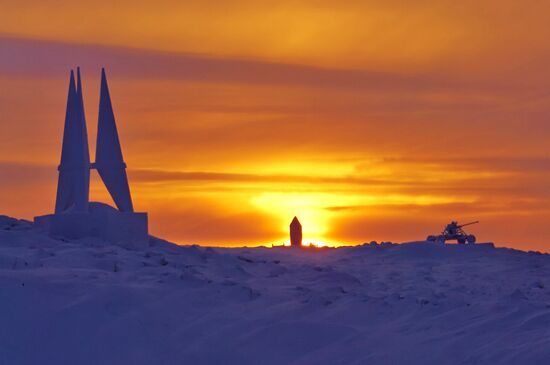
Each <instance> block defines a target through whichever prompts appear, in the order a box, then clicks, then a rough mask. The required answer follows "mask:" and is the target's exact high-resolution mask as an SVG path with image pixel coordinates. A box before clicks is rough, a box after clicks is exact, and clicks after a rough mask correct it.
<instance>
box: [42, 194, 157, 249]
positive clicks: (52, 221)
mask: <svg viewBox="0 0 550 365" xmlns="http://www.w3.org/2000/svg"><path fill="white" fill-rule="evenodd" d="M34 223H35V226H36V227H37V228H38V229H41V230H43V231H46V232H47V233H48V234H49V235H51V236H53V237H64V238H69V239H78V238H84V237H98V238H101V239H103V240H105V241H108V242H112V243H124V244H135V245H137V246H141V245H144V244H147V242H148V240H149V232H148V222H147V213H134V212H120V211H118V210H117V209H115V208H113V207H111V206H109V205H107V204H103V203H95V202H92V203H90V204H89V211H88V212H71V211H67V212H64V213H60V214H48V215H43V216H39V217H35V218H34Z"/></svg>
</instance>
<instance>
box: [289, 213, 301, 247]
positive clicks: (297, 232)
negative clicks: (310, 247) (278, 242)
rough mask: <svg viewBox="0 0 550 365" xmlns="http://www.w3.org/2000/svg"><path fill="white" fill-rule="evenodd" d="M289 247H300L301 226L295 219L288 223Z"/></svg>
mask: <svg viewBox="0 0 550 365" xmlns="http://www.w3.org/2000/svg"><path fill="white" fill-rule="evenodd" d="M290 246H291V247H297V248H300V247H302V225H301V224H300V221H299V220H298V218H296V217H294V219H293V220H292V222H290Z"/></svg>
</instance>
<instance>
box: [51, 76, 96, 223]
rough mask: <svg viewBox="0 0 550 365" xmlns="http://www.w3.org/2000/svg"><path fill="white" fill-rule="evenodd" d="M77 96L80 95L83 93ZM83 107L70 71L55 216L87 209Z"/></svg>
mask: <svg viewBox="0 0 550 365" xmlns="http://www.w3.org/2000/svg"><path fill="white" fill-rule="evenodd" d="M79 85H80V77H79ZM79 87H80V88H81V86H79ZM80 93H81V94H82V91H80ZM82 108H83V104H82V103H81V102H79V100H78V92H77V88H76V85H75V79H74V72H73V71H71V76H70V79H69V92H68V96H67V109H66V112H65V127H64V131H63V146H62V148H61V163H60V164H59V167H58V170H59V178H58V184H57V197H56V202H55V212H56V213H62V212H65V211H68V210H75V211H86V210H87V208H88V191H89V176H90V172H89V169H90V156H89V152H88V139H87V136H86V134H87V133H86V131H85V128H86V126H85V121H84V116H83V114H84V111H83V109H82Z"/></svg>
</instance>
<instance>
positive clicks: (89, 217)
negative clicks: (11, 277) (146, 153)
mask: <svg viewBox="0 0 550 365" xmlns="http://www.w3.org/2000/svg"><path fill="white" fill-rule="evenodd" d="M91 169H96V170H97V171H98V173H99V176H100V177H101V179H102V180H103V183H104V184H105V187H106V188H107V190H108V191H109V194H110V195H111V197H112V198H113V201H114V202H115V205H116V206H117V208H118V210H117V209H115V208H113V207H111V206H109V205H107V204H103V203H97V202H89V195H90V170H91ZM58 170H59V178H58V182H57V197H56V201H55V213H54V214H49V215H45V216H40V217H35V218H34V221H35V223H36V224H37V226H39V227H41V228H43V229H45V230H46V231H48V232H49V233H50V234H51V235H54V236H63V237H67V238H82V237H87V236H93V237H101V238H103V239H105V240H108V241H112V242H135V243H139V242H147V240H148V228H147V213H135V212H134V208H133V204H132V197H131V195H130V188H129V186H128V178H127V176H126V164H125V163H124V159H123V158H122V150H121V147H120V141H119V139H118V132H117V128H116V123H115V116H114V113H113V107H112V105H111V97H110V96H109V88H108V86H107V78H106V76H105V69H102V70H101V91H100V99H99V117H98V126H97V144H96V161H95V163H90V153H89V149H88V132H87V129H86V117H85V113H84V98H83V96H82V81H81V79H80V69H79V68H77V81H76V85H75V79H74V72H73V71H72V70H71V76H70V80H69V93H68V97H67V110H66V113H65V127H64V132H63V145H62V149H61V163H60V164H59V167H58Z"/></svg>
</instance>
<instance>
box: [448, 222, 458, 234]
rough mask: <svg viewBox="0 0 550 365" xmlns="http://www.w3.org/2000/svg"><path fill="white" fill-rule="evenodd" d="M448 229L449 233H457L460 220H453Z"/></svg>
mask: <svg viewBox="0 0 550 365" xmlns="http://www.w3.org/2000/svg"><path fill="white" fill-rule="evenodd" d="M447 231H448V232H449V234H451V235H452V234H457V232H458V222H456V221H452V222H451V223H449V224H447Z"/></svg>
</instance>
